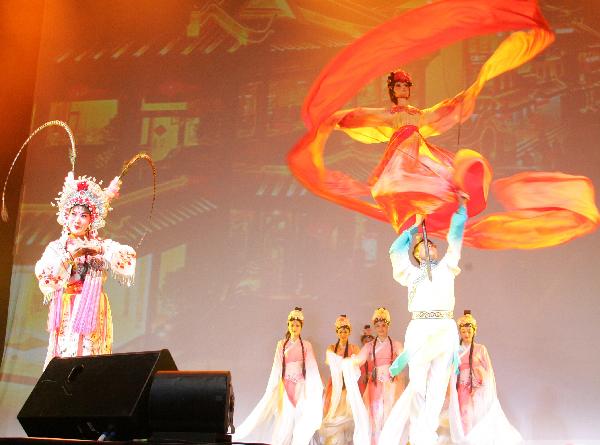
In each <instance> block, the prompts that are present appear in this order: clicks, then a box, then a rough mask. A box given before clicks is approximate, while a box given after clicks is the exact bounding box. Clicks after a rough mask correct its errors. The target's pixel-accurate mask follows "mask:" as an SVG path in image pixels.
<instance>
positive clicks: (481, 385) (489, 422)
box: [456, 311, 523, 445]
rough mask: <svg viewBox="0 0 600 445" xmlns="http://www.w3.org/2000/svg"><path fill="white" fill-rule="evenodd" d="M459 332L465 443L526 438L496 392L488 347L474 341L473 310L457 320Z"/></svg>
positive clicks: (498, 443)
mask: <svg viewBox="0 0 600 445" xmlns="http://www.w3.org/2000/svg"><path fill="white" fill-rule="evenodd" d="M456 323H457V325H458V329H459V334H460V349H459V360H460V364H459V370H460V374H459V376H458V382H457V386H456V390H457V392H458V404H459V407H460V418H461V421H462V427H463V432H464V435H465V441H464V443H469V444H478V445H516V444H518V443H521V442H522V440H523V438H522V437H521V435H520V434H519V432H518V431H517V430H516V429H515V428H514V427H513V426H512V425H511V424H510V422H509V421H508V419H507V418H506V415H505V414H504V411H503V410H502V407H501V406H500V402H499V401H498V396H497V393H496V379H495V377H494V369H493V367H492V361H491V360H490V356H489V354H488V351H487V348H486V347H485V346H484V345H482V344H480V343H475V334H476V333H477V321H476V320H475V318H474V317H473V316H472V315H471V311H465V315H464V316H462V317H460V318H459V319H458V320H457V322H456Z"/></svg>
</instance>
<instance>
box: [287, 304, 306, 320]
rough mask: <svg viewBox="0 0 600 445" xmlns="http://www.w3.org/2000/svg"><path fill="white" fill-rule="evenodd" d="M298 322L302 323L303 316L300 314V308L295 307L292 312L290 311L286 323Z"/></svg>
mask: <svg viewBox="0 0 600 445" xmlns="http://www.w3.org/2000/svg"><path fill="white" fill-rule="evenodd" d="M294 320H298V321H299V322H301V323H303V322H304V314H303V313H302V308H301V307H295V308H294V310H293V311H290V313H289V315H288V322H290V321H294Z"/></svg>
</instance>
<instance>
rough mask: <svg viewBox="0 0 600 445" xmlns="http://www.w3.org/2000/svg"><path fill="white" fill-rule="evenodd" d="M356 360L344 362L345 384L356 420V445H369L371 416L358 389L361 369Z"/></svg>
mask: <svg viewBox="0 0 600 445" xmlns="http://www.w3.org/2000/svg"><path fill="white" fill-rule="evenodd" d="M365 347H366V346H363V348H362V349H361V353H362V351H363V350H366V349H365ZM359 355H360V354H359ZM355 359H356V357H352V358H350V357H348V358H345V359H343V360H342V373H343V376H344V382H345V383H346V401H347V402H348V404H349V405H350V409H351V410H352V419H353V420H354V434H353V442H354V445H368V444H370V443H371V439H370V437H371V427H370V423H369V414H368V413H367V408H366V407H365V404H364V402H363V398H362V395H361V393H360V390H359V388H358V379H359V378H360V367H359V365H358V364H357V362H356V360H355Z"/></svg>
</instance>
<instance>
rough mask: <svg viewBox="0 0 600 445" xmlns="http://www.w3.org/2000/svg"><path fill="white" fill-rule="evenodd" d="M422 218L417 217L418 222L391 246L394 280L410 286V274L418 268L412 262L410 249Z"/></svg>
mask: <svg viewBox="0 0 600 445" xmlns="http://www.w3.org/2000/svg"><path fill="white" fill-rule="evenodd" d="M421 221H422V219H421V218H420V217H418V218H417V222H415V224H414V225H412V226H411V227H410V228H408V229H406V230H405V231H404V232H402V234H400V236H399V237H398V238H396V241H394V242H393V243H392V245H391V246H390V260H391V262H392V268H393V275H394V280H396V281H397V282H398V283H400V284H401V285H403V286H408V281H409V277H410V274H411V273H413V272H414V271H417V270H418V269H417V268H416V267H415V266H413V264H412V263H411V262H410V257H409V255H408V251H409V249H410V244H411V241H412V238H413V236H414V235H415V234H416V233H417V231H418V230H419V224H421Z"/></svg>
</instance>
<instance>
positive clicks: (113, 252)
mask: <svg viewBox="0 0 600 445" xmlns="http://www.w3.org/2000/svg"><path fill="white" fill-rule="evenodd" d="M102 247H103V248H104V260H105V261H106V263H107V264H108V265H109V268H110V270H111V273H112V275H113V277H114V278H115V279H116V280H117V281H119V283H121V284H124V285H127V286H131V285H132V284H133V281H134V279H135V263H136V253H135V250H134V249H133V247H131V246H127V245H125V244H119V243H117V242H116V241H113V240H110V239H106V240H103V241H102Z"/></svg>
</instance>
